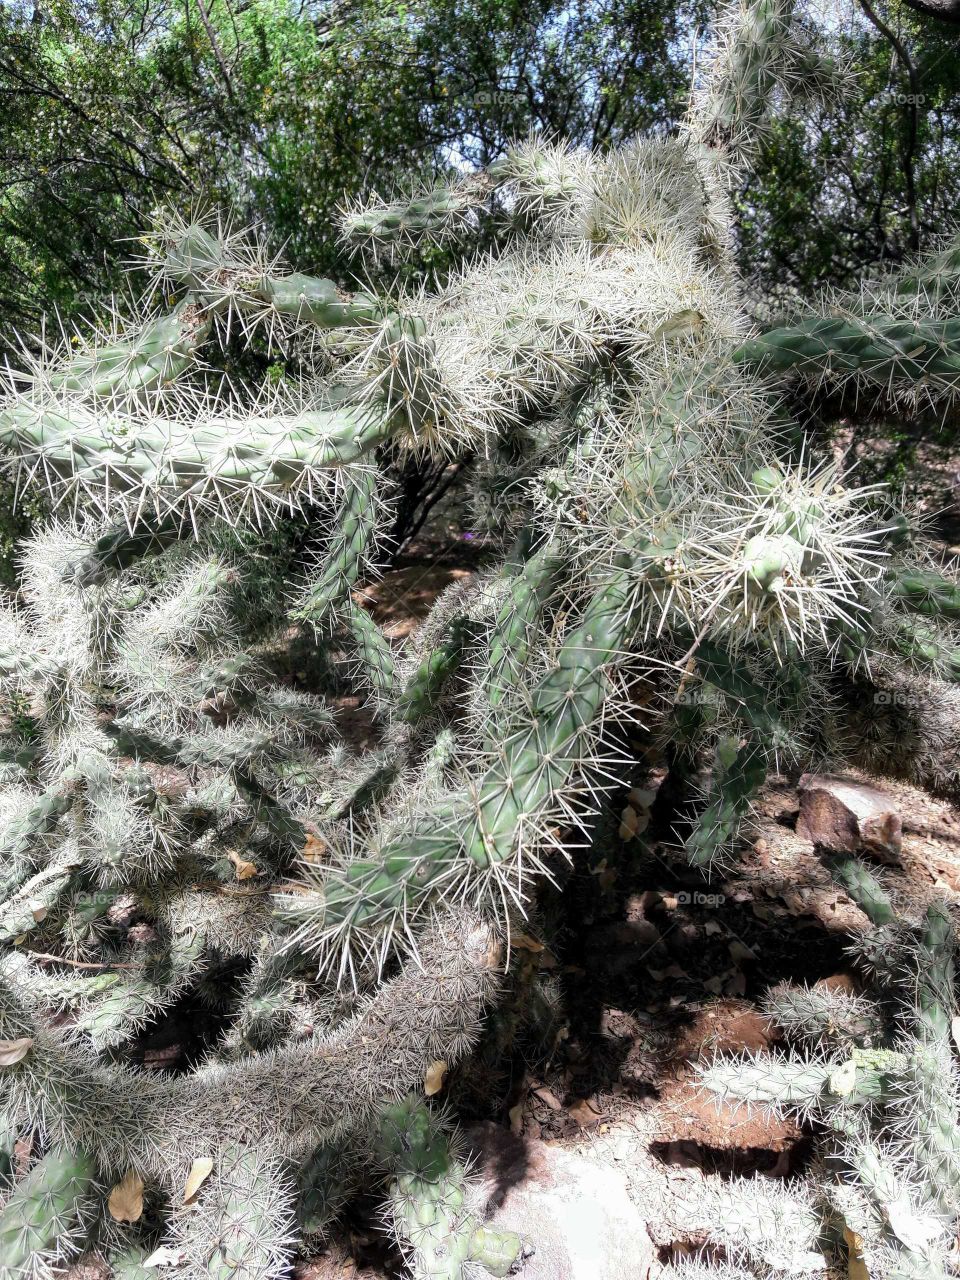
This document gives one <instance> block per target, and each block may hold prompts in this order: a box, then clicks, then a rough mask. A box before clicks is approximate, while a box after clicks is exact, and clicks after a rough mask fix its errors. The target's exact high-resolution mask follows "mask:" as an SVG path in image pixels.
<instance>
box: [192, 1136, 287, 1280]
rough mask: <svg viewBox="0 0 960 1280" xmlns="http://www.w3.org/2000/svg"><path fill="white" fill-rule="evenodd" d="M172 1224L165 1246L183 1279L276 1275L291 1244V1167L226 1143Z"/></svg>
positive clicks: (254, 1279)
mask: <svg viewBox="0 0 960 1280" xmlns="http://www.w3.org/2000/svg"><path fill="white" fill-rule="evenodd" d="M171 1225H172V1230H171V1232H170V1237H169V1239H170V1245H169V1247H170V1248H171V1250H172V1252H173V1256H175V1257H176V1256H180V1257H181V1258H182V1262H181V1264H180V1267H179V1268H178V1270H181V1271H182V1274H183V1275H184V1277H185V1278H188V1280H273V1278H274V1277H280V1276H281V1275H284V1274H286V1272H287V1271H288V1267H289V1259H290V1255H291V1253H292V1252H293V1248H294V1245H295V1243H296V1236H295V1234H294V1213H293V1177H292V1173H291V1170H290V1168H289V1166H288V1164H287V1162H285V1161H284V1160H283V1159H282V1158H281V1157H279V1156H278V1155H275V1154H273V1153H272V1152H270V1151H269V1150H264V1149H262V1148H258V1147H249V1146H241V1145H229V1146H226V1147H225V1148H224V1149H222V1150H220V1151H217V1152H216V1155H215V1157H214V1169H213V1172H212V1174H211V1176H210V1177H209V1178H208V1179H207V1180H206V1181H205V1182H204V1185H203V1186H202V1187H201V1188H200V1191H199V1192H198V1194H197V1197H196V1201H195V1203H192V1204H190V1205H187V1206H186V1207H185V1208H183V1209H182V1210H181V1211H180V1212H179V1213H175V1214H174V1216H173V1220H172V1224H171Z"/></svg>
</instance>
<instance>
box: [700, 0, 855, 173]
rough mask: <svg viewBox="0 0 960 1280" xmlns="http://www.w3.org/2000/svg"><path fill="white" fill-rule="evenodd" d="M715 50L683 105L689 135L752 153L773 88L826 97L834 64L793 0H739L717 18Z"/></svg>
mask: <svg viewBox="0 0 960 1280" xmlns="http://www.w3.org/2000/svg"><path fill="white" fill-rule="evenodd" d="M717 39H718V45H719V47H718V49H717V51H716V52H715V53H714V55H713V57H712V59H711V60H710V61H709V62H708V70H707V74H706V77H705V79H704V81H703V83H702V85H701V86H700V87H699V88H698V90H696V91H695V93H694V95H693V99H692V102H691V106H690V113H689V119H688V128H689V129H690V132H691V135H692V137H693V138H694V139H695V140H696V141H699V142H705V143H707V144H709V145H712V146H717V145H719V146H722V147H725V148H729V149H730V151H731V152H732V153H733V155H734V156H735V157H737V158H742V157H748V156H750V155H751V153H753V152H754V151H755V150H756V149H757V147H758V146H759V144H760V143H761V142H762V141H763V139H764V137H765V136H766V135H767V133H768V132H769V126H770V119H771V114H772V107H773V106H774V104H775V102H776V98H777V95H778V94H779V95H781V96H784V97H804V96H807V97H809V96H811V95H817V96H821V97H822V96H829V95H830V93H831V91H832V90H834V89H835V88H836V72H837V68H836V67H835V65H834V64H833V63H832V62H831V61H830V60H829V59H828V58H827V57H826V56H825V55H824V54H823V53H821V52H820V51H819V50H818V49H817V48H816V47H815V45H814V43H813V41H812V39H811V37H810V34H809V33H808V32H807V31H806V30H804V28H803V27H802V25H801V23H800V21H799V13H798V6H797V5H796V4H795V3H794V0H739V2H738V3H733V4H730V5H727V6H726V7H725V9H724V10H723V12H722V14H721V20H720V22H719V24H718V32H717Z"/></svg>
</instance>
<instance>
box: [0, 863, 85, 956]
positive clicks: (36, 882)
mask: <svg viewBox="0 0 960 1280" xmlns="http://www.w3.org/2000/svg"><path fill="white" fill-rule="evenodd" d="M79 865H80V859H79V857H78V856H77V853H76V851H74V850H71V851H69V852H68V853H67V854H66V855H65V856H63V857H60V858H58V859H57V860H55V861H53V862H51V863H50V865H49V866H46V867H43V868H41V870H40V871H38V872H37V873H36V874H35V875H33V876H31V877H30V879H29V880H27V881H25V882H24V884H23V885H21V887H20V888H19V889H18V890H17V892H16V893H14V894H13V895H12V896H11V897H10V898H8V899H7V900H6V902H4V903H3V904H2V906H0V940H2V941H3V942H12V941H13V939H14V938H17V937H20V936H21V935H22V934H27V933H32V932H33V930H34V929H36V927H37V926H38V925H39V924H40V923H41V921H42V920H43V919H44V917H45V916H46V915H47V913H48V912H49V911H51V910H53V909H54V908H55V907H56V906H57V904H58V903H59V902H60V900H61V899H62V898H63V897H64V896H65V895H66V894H67V893H68V892H69V890H70V887H71V885H72V884H73V882H74V878H75V876H76V873H77V869H78V867H79Z"/></svg>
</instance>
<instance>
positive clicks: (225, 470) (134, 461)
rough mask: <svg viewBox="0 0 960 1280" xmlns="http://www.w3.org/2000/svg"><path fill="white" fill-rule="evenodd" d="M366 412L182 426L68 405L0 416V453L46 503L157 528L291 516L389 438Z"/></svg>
mask: <svg viewBox="0 0 960 1280" xmlns="http://www.w3.org/2000/svg"><path fill="white" fill-rule="evenodd" d="M391 431H392V428H391V427H390V426H389V424H388V423H387V422H386V421H385V420H384V418H383V417H382V416H381V415H379V414H378V413H376V412H375V411H374V410H372V409H370V408H350V407H347V406H342V407H339V408H333V409H314V410H307V411H304V412H302V413H299V414H293V415H283V414H280V415H278V416H275V417H265V418H252V417H251V418H245V419H230V418H227V417H224V416H222V415H213V416H208V417H206V418H203V417H202V416H201V417H200V419H199V420H198V421H197V422H195V423H191V424H189V425H188V424H187V423H181V422H179V421H178V420H176V419H165V418H162V417H158V416H154V415H151V414H148V413H145V414H144V415H143V416H142V418H138V417H137V416H135V415H134V414H127V415H117V414H113V413H109V412H107V413H97V412H93V411H91V410H90V409H88V408H87V407H86V406H84V405H82V404H80V403H78V402H73V401H64V402H63V403H61V404H59V405H58V406H57V407H56V408H54V407H49V406H45V405H42V404H36V405H32V404H20V405H15V406H12V407H10V408H7V409H3V410H0V446H2V447H3V448H5V449H7V450H8V451H9V452H11V453H13V454H15V455H16V456H17V458H18V459H19V461H20V464H21V466H22V468H23V469H24V470H25V471H26V472H27V474H29V475H31V476H32V475H37V474H40V475H42V476H43V477H44V478H45V481H46V483H48V484H49V486H50V488H51V491H52V493H53V494H54V496H55V497H56V498H57V499H58V500H59V499H66V498H69V497H71V496H77V497H81V498H85V499H87V500H91V501H93V502H94V503H96V504H99V505H100V506H101V507H102V508H103V509H104V510H108V509H110V508H112V507H113V506H114V505H117V506H119V507H121V509H123V510H126V511H131V512H135V513H136V517H137V519H139V518H141V516H142V515H143V514H144V513H148V514H150V515H152V516H155V517H156V518H157V519H159V520H163V519H165V518H166V517H168V516H170V515H173V514H175V513H178V514H180V516H181V517H182V518H186V517H188V516H189V515H190V514H191V513H194V512H201V511H204V510H208V509H210V510H213V511H215V512H222V513H230V512H231V511H232V512H237V511H239V512H241V513H242V512H247V514H248V515H250V516H253V517H254V518H255V517H256V515H257V513H258V512H259V513H263V512H267V511H269V510H270V508H271V506H280V507H286V508H288V509H291V510H296V509H297V508H298V507H299V506H300V505H301V504H302V503H304V502H306V501H309V500H310V499H311V498H312V497H313V496H314V493H315V491H316V490H317V489H319V491H320V492H321V493H322V492H323V485H322V481H323V477H324V474H325V473H326V472H327V471H329V470H331V469H334V468H338V467H343V466H345V465H347V464H348V463H350V462H354V461H356V460H357V459H359V458H361V457H363V455H364V454H366V453H367V452H368V451H369V450H370V449H372V448H374V447H375V446H376V445H377V444H379V443H380V442H381V441H383V440H385V439H386V438H387V437H388V436H389V435H390V434H391Z"/></svg>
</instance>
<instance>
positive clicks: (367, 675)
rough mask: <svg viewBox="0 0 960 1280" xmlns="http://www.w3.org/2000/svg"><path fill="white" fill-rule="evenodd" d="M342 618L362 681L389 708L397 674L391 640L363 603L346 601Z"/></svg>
mask: <svg viewBox="0 0 960 1280" xmlns="http://www.w3.org/2000/svg"><path fill="white" fill-rule="evenodd" d="M341 618H342V621H343V625H344V627H345V628H346V631H347V633H348V635H349V636H350V639H351V641H352V644H353V649H354V652H355V654H356V656H357V661H358V664H359V674H360V676H361V678H362V680H363V681H364V683H365V684H366V685H367V686H368V687H369V689H370V691H371V692H372V694H373V696H374V699H375V700H376V702H377V703H378V704H379V705H380V706H381V707H389V706H390V705H391V704H392V701H393V690H394V679H395V674H396V661H395V659H394V655H393V649H392V647H391V645H390V641H389V640H388V639H387V637H386V636H385V635H384V634H383V632H382V631H381V629H380V627H378V626H377V623H376V622H375V621H374V619H373V618H372V617H371V616H370V613H369V612H368V611H367V610H366V609H364V607H363V605H360V604H357V603H356V601H355V600H353V599H350V598H348V599H347V600H346V601H345V603H344V606H343V608H342V610H341Z"/></svg>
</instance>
